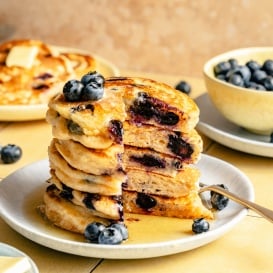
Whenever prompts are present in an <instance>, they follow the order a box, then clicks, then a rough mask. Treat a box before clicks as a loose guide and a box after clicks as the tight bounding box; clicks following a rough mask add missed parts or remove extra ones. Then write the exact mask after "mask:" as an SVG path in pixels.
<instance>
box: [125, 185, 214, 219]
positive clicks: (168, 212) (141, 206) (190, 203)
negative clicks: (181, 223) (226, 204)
mask: <svg viewBox="0 0 273 273" xmlns="http://www.w3.org/2000/svg"><path fill="white" fill-rule="evenodd" d="M122 196H123V204H124V211H125V212H130V213H139V214H145V215H154V216H164V217H177V218H184V219H195V218H207V219H213V214H212V212H211V211H210V210H208V209H207V208H206V207H204V206H203V204H202V201H201V199H200V197H199V195H198V192H197V191H196V190H193V191H191V192H190V193H189V194H188V195H186V196H182V197H181V196H180V197H176V198H175V197H166V196H160V195H152V194H145V193H141V192H133V191H127V190H124V191H123V194H122Z"/></svg>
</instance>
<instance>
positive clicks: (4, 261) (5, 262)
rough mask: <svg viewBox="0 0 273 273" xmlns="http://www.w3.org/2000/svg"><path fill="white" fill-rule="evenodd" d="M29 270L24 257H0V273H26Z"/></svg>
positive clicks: (27, 262) (28, 264)
mask: <svg viewBox="0 0 273 273" xmlns="http://www.w3.org/2000/svg"><path fill="white" fill-rule="evenodd" d="M30 268H31V267H30V263H29V261H28V259H27V258H26V257H6V256H0V273H26V272H27V271H28V270H30Z"/></svg>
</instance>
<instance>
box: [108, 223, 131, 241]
mask: <svg viewBox="0 0 273 273" xmlns="http://www.w3.org/2000/svg"><path fill="white" fill-rule="evenodd" d="M111 228H115V229H117V230H119V232H120V233H121V235H122V239H123V240H126V239H128V229H127V228H126V226H125V225H124V224H121V223H114V224H112V225H111Z"/></svg>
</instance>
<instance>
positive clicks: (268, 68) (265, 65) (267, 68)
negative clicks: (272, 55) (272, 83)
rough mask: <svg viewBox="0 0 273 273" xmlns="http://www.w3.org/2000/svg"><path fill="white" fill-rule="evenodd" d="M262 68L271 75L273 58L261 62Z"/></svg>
mask: <svg viewBox="0 0 273 273" xmlns="http://www.w3.org/2000/svg"><path fill="white" fill-rule="evenodd" d="M262 69H263V70H264V71H265V72H266V73H267V74H268V75H271V76H273V60H266V61H265V62H264V63H263V66H262Z"/></svg>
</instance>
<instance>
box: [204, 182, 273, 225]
mask: <svg viewBox="0 0 273 273" xmlns="http://www.w3.org/2000/svg"><path fill="white" fill-rule="evenodd" d="M199 185H200V186H201V187H200V189H199V193H202V192H205V191H213V192H217V193H219V194H222V195H224V196H226V197H228V198H229V199H231V200H233V201H234V202H236V203H239V204H241V205H243V206H244V207H246V208H248V209H251V210H253V211H255V212H256V213H258V214H259V215H261V216H262V217H264V218H265V219H267V220H268V221H270V222H272V223H273V211H272V210H270V209H267V208H265V207H262V206H260V205H258V204H256V203H254V202H251V201H249V200H246V199H244V198H242V197H240V196H238V195H236V194H234V193H232V192H230V191H228V190H225V189H224V188H222V187H219V186H217V185H206V184H203V183H199Z"/></svg>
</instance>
